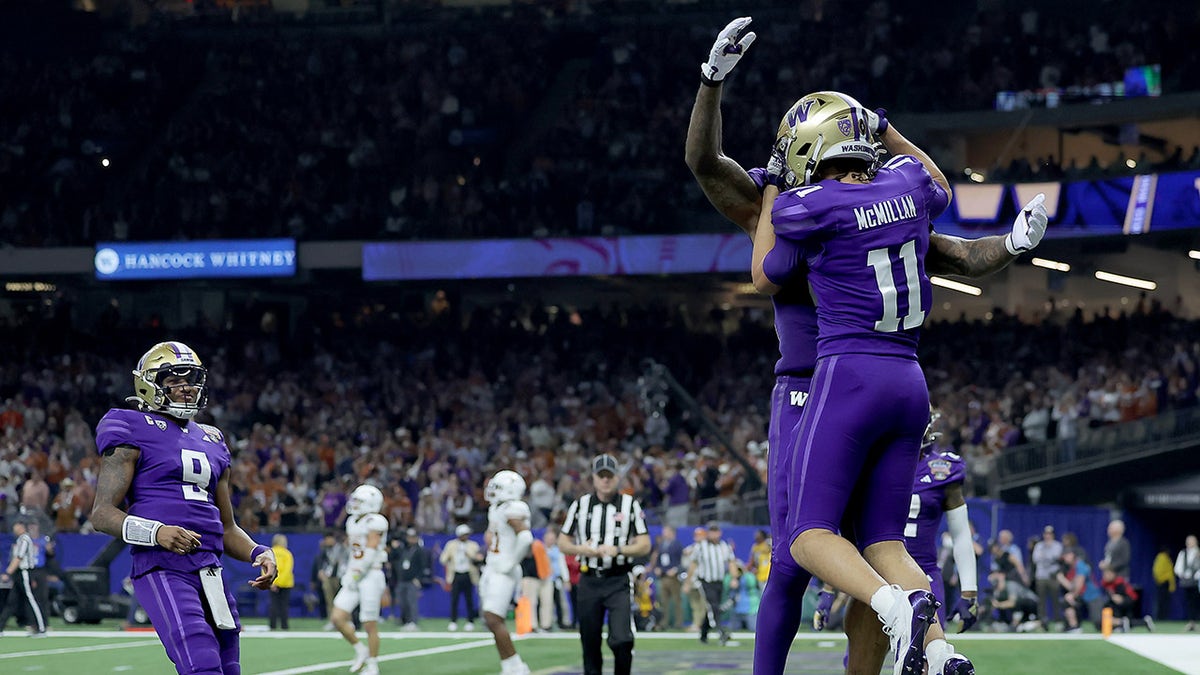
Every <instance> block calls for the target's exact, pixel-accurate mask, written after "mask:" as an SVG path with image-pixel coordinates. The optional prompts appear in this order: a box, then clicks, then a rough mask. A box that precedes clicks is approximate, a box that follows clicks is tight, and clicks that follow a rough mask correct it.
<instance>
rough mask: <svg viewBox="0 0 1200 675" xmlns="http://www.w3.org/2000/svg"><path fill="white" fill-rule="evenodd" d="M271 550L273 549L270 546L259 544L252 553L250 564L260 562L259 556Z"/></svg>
mask: <svg viewBox="0 0 1200 675" xmlns="http://www.w3.org/2000/svg"><path fill="white" fill-rule="evenodd" d="M270 550H271V548H270V547H269V546H265V545H263V544H259V545H258V546H255V547H254V549H253V550H252V551H250V562H254V561H255V560H258V556H260V555H262V554H264V553H266V552H267V551H270Z"/></svg>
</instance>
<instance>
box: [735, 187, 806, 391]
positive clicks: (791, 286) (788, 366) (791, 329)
mask: <svg viewBox="0 0 1200 675" xmlns="http://www.w3.org/2000/svg"><path fill="white" fill-rule="evenodd" d="M748 173H749V174H750V179H751V180H753V181H754V184H755V185H757V186H758V189H759V191H760V192H761V191H762V189H763V186H764V185H766V182H767V170H766V169H763V168H757V169H750V171H749V172H748ZM778 246H779V247H780V249H781V252H782V250H783V249H784V248H788V249H789V253H795V254H796V255H797V256H798V253H799V249H797V248H796V247H795V246H793V245H789V244H787V243H781V244H778ZM786 264H787V265H788V266H789V269H788V270H786V271H785V272H784V276H786V279H780V281H784V282H785V283H782V284H780V285H781V286H782V288H781V289H780V290H779V292H778V293H776V294H775V295H773V296H771V304H772V305H774V306H775V333H776V335H778V336H779V361H777V362H776V363H775V374H776V375H779V376H784V375H796V376H800V377H811V376H812V371H813V368H815V367H816V365H817V306H816V303H815V302H814V301H813V297H812V293H810V292H809V290H808V268H807V267H806V266H805V265H804V262H803V260H801V259H799V258H798V257H796V258H794V259H793V256H792V255H789V256H788V262H787V263H786Z"/></svg>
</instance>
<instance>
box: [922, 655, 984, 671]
mask: <svg viewBox="0 0 1200 675" xmlns="http://www.w3.org/2000/svg"><path fill="white" fill-rule="evenodd" d="M929 672H930V673H931V675H975V666H973V665H972V664H971V661H970V659H968V658H967V657H965V656H963V655H962V654H951V655H950V658H948V659H946V661H945V662H944V663H943V664H942V667H941V668H940V669H938V670H934V669H933V664H930V668H929Z"/></svg>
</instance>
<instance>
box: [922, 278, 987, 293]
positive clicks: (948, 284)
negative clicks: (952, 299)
mask: <svg viewBox="0 0 1200 675" xmlns="http://www.w3.org/2000/svg"><path fill="white" fill-rule="evenodd" d="M929 283H931V284H933V285H934V286H941V287H942V288H949V289H950V290H952V291H958V292H959V293H966V294H967V295H983V289H982V288H980V287H978V286H972V285H970V284H964V283H962V282H960V281H954V280H952V279H943V278H942V277H929Z"/></svg>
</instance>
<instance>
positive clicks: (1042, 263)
mask: <svg viewBox="0 0 1200 675" xmlns="http://www.w3.org/2000/svg"><path fill="white" fill-rule="evenodd" d="M1029 262H1031V263H1033V264H1034V265H1035V266H1036V267H1045V268H1046V269H1048V270H1054V271H1056V272H1070V271H1071V266H1070V265H1068V264H1067V263H1065V262H1058V261H1057V260H1046V259H1045V258H1034V259H1033V260H1030V261H1029Z"/></svg>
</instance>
